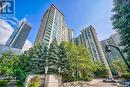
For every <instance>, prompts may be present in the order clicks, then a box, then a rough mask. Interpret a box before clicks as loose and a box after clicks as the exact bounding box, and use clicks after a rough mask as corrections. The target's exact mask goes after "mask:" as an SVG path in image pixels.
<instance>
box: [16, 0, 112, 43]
mask: <svg viewBox="0 0 130 87" xmlns="http://www.w3.org/2000/svg"><path fill="white" fill-rule="evenodd" d="M51 4H55V5H56V7H57V8H58V9H59V10H60V11H61V12H62V13H63V14H64V15H65V22H66V23H67V25H68V26H69V28H71V29H74V31H75V37H76V36H78V35H79V34H80V31H81V30H82V29H84V28H86V27H87V26H89V25H93V27H94V28H95V29H96V32H97V35H98V38H99V40H100V41H101V40H103V39H106V38H108V37H109V36H110V35H111V34H112V33H114V30H113V29H112V24H111V20H110V18H111V16H112V12H111V10H112V8H113V5H112V0H15V17H16V18H17V19H19V20H20V19H22V18H26V19H27V20H28V22H29V23H30V24H31V25H32V29H31V32H30V34H29V36H28V39H29V40H30V41H31V42H32V43H34V42H35V38H36V35H37V32H38V29H39V26H40V23H41V19H42V16H43V14H44V13H45V11H46V10H47V9H48V8H49V7H50V6H51Z"/></svg>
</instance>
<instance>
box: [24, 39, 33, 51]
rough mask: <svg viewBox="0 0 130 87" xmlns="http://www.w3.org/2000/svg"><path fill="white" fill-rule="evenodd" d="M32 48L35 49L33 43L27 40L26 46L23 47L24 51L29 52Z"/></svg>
mask: <svg viewBox="0 0 130 87" xmlns="http://www.w3.org/2000/svg"><path fill="white" fill-rule="evenodd" d="M31 47H33V45H32V42H31V41H29V40H26V42H25V44H24V46H23V49H22V51H26V50H29V49H30V48H31Z"/></svg>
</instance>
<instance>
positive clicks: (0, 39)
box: [0, 20, 14, 44]
mask: <svg viewBox="0 0 130 87" xmlns="http://www.w3.org/2000/svg"><path fill="white" fill-rule="evenodd" d="M13 31H14V29H13V28H12V27H11V26H10V25H9V24H8V23H7V22H6V21H4V20H0V44H5V43H6V41H7V40H8V39H9V37H10V36H11V34H12V33H13Z"/></svg>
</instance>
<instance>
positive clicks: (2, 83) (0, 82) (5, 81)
mask: <svg viewBox="0 0 130 87" xmlns="http://www.w3.org/2000/svg"><path fill="white" fill-rule="evenodd" d="M8 82H9V80H0V87H1V86H5V85H6V84H7V83H8Z"/></svg>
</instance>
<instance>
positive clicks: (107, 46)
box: [106, 45, 130, 71]
mask: <svg viewBox="0 0 130 87" xmlns="http://www.w3.org/2000/svg"><path fill="white" fill-rule="evenodd" d="M109 47H114V48H116V49H117V50H118V51H119V53H120V54H121V56H122V58H123V60H124V61H125V63H126V65H127V67H128V68H129V71H130V65H129V64H128V62H127V60H126V59H125V57H124V55H123V54H122V52H121V50H120V49H119V47H116V46H113V45H106V52H110V51H111V50H110V49H109Z"/></svg>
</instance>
